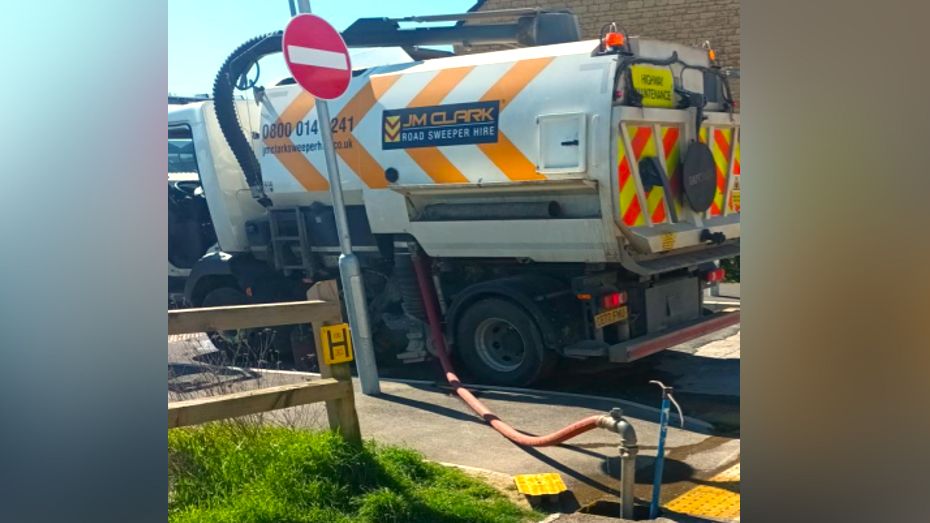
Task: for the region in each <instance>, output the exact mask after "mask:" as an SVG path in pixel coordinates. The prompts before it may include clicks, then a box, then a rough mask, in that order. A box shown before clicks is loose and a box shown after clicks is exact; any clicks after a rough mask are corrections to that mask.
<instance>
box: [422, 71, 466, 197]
mask: <svg viewBox="0 0 930 523" xmlns="http://www.w3.org/2000/svg"><path fill="white" fill-rule="evenodd" d="M474 68H475V67H474V66H468V67H455V68H452V69H444V70H442V71H439V72H438V73H436V76H434V77H433V78H432V80H430V81H429V83H427V84H426V86H425V87H423V89H421V90H420V92H419V93H417V95H416V96H414V97H413V100H411V101H410V103H409V104H407V107H408V108H409V107H424V106H427V105H438V104H440V103H442V101H443V99H445V97H446V96H447V95H448V94H449V92H450V91H452V89H455V86H457V85H458V84H459V83H461V81H462V80H464V79H465V77H466V76H467V75H468V73H470V72H471V71H472V69H474ZM404 150H405V151H406V152H407V155H408V156H410V158H412V159H413V161H414V162H416V163H417V165H419V166H420V169H423V172H425V173H426V174H427V175H429V177H430V178H432V179H433V181H435V182H436V183H468V178H466V177H465V175H464V174H462V171H460V170H459V169H458V167H456V166H455V164H453V163H452V162H451V161H449V159H448V158H446V155H444V154H442V151H440V150H439V148H438V147H423V148H419V147H418V148H411V149H404Z"/></svg>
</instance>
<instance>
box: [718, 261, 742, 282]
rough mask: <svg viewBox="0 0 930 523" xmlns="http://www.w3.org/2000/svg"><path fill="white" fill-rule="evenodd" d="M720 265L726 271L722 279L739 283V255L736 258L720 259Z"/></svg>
mask: <svg viewBox="0 0 930 523" xmlns="http://www.w3.org/2000/svg"><path fill="white" fill-rule="evenodd" d="M720 266H721V267H723V270H725V271H726V272H727V274H726V277H725V278H724V280H723V281H726V282H731V283H739V256H737V257H736V258H729V259H726V260H720Z"/></svg>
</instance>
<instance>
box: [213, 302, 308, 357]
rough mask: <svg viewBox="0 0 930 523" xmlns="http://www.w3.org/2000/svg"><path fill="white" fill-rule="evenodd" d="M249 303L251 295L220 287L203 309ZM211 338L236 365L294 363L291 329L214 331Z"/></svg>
mask: <svg viewBox="0 0 930 523" xmlns="http://www.w3.org/2000/svg"><path fill="white" fill-rule="evenodd" d="M249 303H251V301H250V300H249V298H248V296H246V295H245V293H243V292H242V291H240V290H239V289H234V288H232V287H219V288H217V289H213V290H212V291H210V292H208V293H207V295H206V296H204V299H203V302H201V305H200V306H201V307H224V306H229V305H247V304H249ZM207 337H209V338H210V342H211V343H213V346H214V347H216V348H217V350H219V351H220V352H222V353H224V354H225V355H226V357H227V359H229V361H230V362H231V363H233V364H239V363H248V364H255V363H262V362H269V363H277V362H282V361H284V362H289V361H291V360H293V352H292V350H291V336H290V329H289V327H278V328H273V329H272V328H265V329H261V328H259V329H239V330H226V331H220V332H217V331H212V332H207Z"/></svg>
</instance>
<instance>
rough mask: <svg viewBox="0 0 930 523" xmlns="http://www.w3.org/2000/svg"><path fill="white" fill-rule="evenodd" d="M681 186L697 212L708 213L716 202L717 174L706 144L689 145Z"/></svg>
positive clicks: (693, 143)
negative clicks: (711, 205)
mask: <svg viewBox="0 0 930 523" xmlns="http://www.w3.org/2000/svg"><path fill="white" fill-rule="evenodd" d="M681 185H682V187H683V188H684V191H685V196H686V197H687V200H688V205H690V206H691V208H692V209H694V210H695V211H696V212H704V211H706V210H707V209H708V208H709V207H710V204H711V203H712V202H713V201H714V194H715V193H716V192H717V172H716V167H715V166H714V155H713V154H711V152H710V148H708V147H707V145H706V144H703V143H701V142H692V143H691V144H690V145H688V152H687V153H685V167H684V170H683V171H682V177H681Z"/></svg>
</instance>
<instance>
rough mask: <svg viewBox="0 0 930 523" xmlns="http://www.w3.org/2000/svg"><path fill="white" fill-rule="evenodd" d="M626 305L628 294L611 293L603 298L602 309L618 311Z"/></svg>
mask: <svg viewBox="0 0 930 523" xmlns="http://www.w3.org/2000/svg"><path fill="white" fill-rule="evenodd" d="M624 303H626V292H609V293H607V294H604V295H602V296H601V307H603V308H605V309H616V308H617V307H619V306H621V305H623V304H624Z"/></svg>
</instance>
